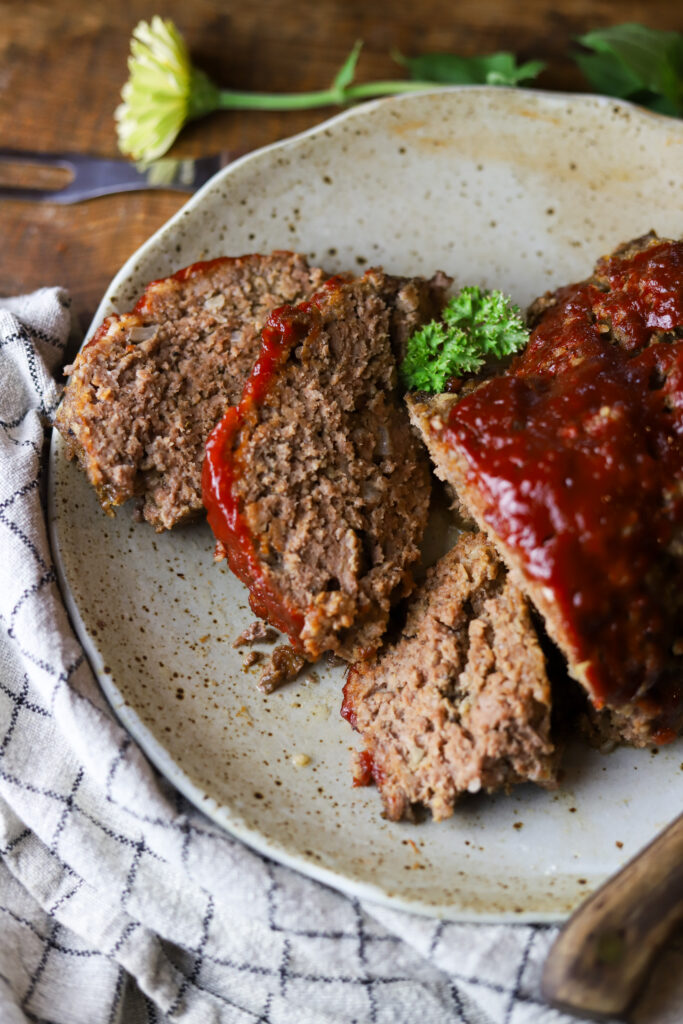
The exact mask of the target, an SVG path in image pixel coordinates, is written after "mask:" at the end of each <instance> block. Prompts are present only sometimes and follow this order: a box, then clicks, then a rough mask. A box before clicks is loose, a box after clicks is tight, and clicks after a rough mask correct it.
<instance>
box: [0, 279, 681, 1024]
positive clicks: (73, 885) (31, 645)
mask: <svg viewBox="0 0 683 1024" xmlns="http://www.w3.org/2000/svg"><path fill="white" fill-rule="evenodd" d="M69 323H70V317H69V300H68V297H67V295H66V293H65V292H64V291H63V290H61V289H58V288H51V289H47V288H46V289H41V290H40V291H38V292H35V293H34V294H32V295H29V296H25V297H21V298H17V299H10V300H2V301H0V428H1V429H0V620H1V629H0V852H1V853H2V859H1V860H0V1022H2V1024H24V1022H25V1021H39V1022H40V1021H43V1022H48V1021H49V1022H52V1024H114V1022H123V1024H138V1022H143V1021H145V1022H162V1021H163V1022H166V1021H168V1022H171V1021H173V1022H183V1024H185V1022H186V1024H213V1022H216V1024H219V1022H220V1024H224V1022H225V1024H227V1022H229V1024H233V1022H234V1024H309V1022H310V1024H352V1022H355V1024H366V1022H367V1024H385V1022H386V1024H388V1022H403V1021H405V1022H408V1021H410V1022H413V1021H416V1020H419V1021H420V1022H421V1024H450V1022H460V1024H565V1022H568V1021H569V1020H570V1018H569V1017H567V1016H566V1015H563V1014H559V1013H557V1012H555V1011H553V1010H550V1009H549V1008H547V1007H546V1006H544V1004H543V1002H542V999H541V996H540V993H539V979H540V972H541V969H542V964H543V960H544V957H545V955H546V952H547V950H548V947H549V944H550V942H551V941H552V939H553V937H554V935H555V932H556V929H554V928H548V927H531V926H519V925H518V926H499V925H473V924H466V925H463V924H455V923H447V922H443V921H435V920H430V919H427V918H419V917H415V916H412V915H408V914H405V913H402V912H399V911H394V910H389V909H386V908H383V907H378V906H375V905H372V904H369V903H361V902H359V901H357V900H352V899H349V898H347V897H346V896H343V895H341V894H339V893H337V892H336V891H334V890H332V889H329V888H327V887H325V886H323V885H321V884H319V883H317V882H314V881H311V880H310V879H308V878H305V877H303V876H301V875H299V874H297V873H295V872H293V871H291V870H289V869H287V868H284V867H282V866H280V865H278V864H275V863H273V862H271V861H269V860H268V859H266V858H264V857H262V856H260V855H258V854H256V853H254V852H253V851H251V850H250V849H248V848H247V847H245V846H243V845H242V844H241V843H240V842H238V841H237V840H235V839H233V838H231V837H230V836H229V835H227V834H225V833H224V832H222V831H221V830H220V829H218V828H217V827H215V826H214V825H213V824H212V823H211V822H210V821H208V820H207V819H206V818H205V817H204V816H203V815H202V814H201V813H200V812H199V811H197V810H195V809H194V808H193V807H192V806H191V805H190V804H188V803H187V801H186V800H185V799H184V798H183V797H182V796H181V795H180V794H178V793H177V792H176V791H175V790H174V789H173V788H172V787H171V786H170V785H169V784H168V783H167V782H166V781H165V780H164V779H163V778H162V777H160V776H159V775H158V773H157V772H156V771H155V770H154V769H153V768H152V767H151V766H150V765H149V763H148V762H147V761H146V759H145V758H144V756H143V755H142V754H141V752H140V751H139V749H138V748H137V746H136V745H135V743H134V742H133V741H132V740H131V739H130V737H129V736H127V735H126V733H125V732H124V731H123V730H122V728H121V726H120V725H119V724H118V722H117V721H116V719H115V718H114V716H113V713H112V712H111V711H110V709H109V706H108V705H107V703H106V701H105V699H104V698H103V696H102V695H101V693H100V691H99V688H98V685H97V683H96V681H95V679H94V677H93V675H92V673H91V671H90V668H89V666H88V663H87V661H86V659H85V657H84V654H83V651H82V649H81V647H80V645H79V643H78V641H77V640H76V638H75V636H74V633H73V631H72V629H71V626H70V623H69V620H68V617H67V614H66V611H65V609H64V606H63V604H62V600H61V596H60V592H59V589H58V585H57V581H56V573H55V567H54V564H53V561H52V556H51V553H50V548H49V544H48V540H47V530H46V516H45V500H44V499H45V483H46V480H45V478H46V462H45V440H46V435H47V431H48V428H49V426H50V421H51V417H52V414H53V413H54V411H55V409H56V407H57V404H58V402H59V397H60V388H59V386H58V385H57V383H56V380H55V377H54V376H53V375H54V374H55V373H57V372H58V371H59V368H60V366H61V365H62V363H63V362H64V347H65V344H66V340H67V337H68V334H69ZM676 997H678V999H677V998H676ZM677 1006H678V1007H680V1006H683V944H682V943H680V942H679V944H678V945H677V946H675V947H674V948H672V950H671V951H670V952H669V953H668V955H667V957H666V958H665V960H664V961H663V963H662V964H661V965H660V967H659V968H658V971H657V974H656V977H655V979H654V980H653V984H652V985H651V986H650V989H649V994H648V996H647V997H646V999H645V1000H644V1001H643V1002H642V1003H641V1005H640V1008H639V1011H638V1014H637V1015H636V1017H635V1018H634V1019H635V1020H637V1021H639V1022H641V1021H642V1022H643V1024H644V1022H654V1021H656V1022H657V1024H669V1022H671V1024H673V1022H674V1021H680V1018H681V1014H680V1010H677Z"/></svg>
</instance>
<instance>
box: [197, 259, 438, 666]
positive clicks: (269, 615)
mask: <svg viewBox="0 0 683 1024" xmlns="http://www.w3.org/2000/svg"><path fill="white" fill-rule="evenodd" d="M445 283H447V279H443V280H442V279H441V278H439V280H438V281H431V282H430V281H424V280H421V279H414V280H403V281H397V279H393V278H389V277H387V275H384V274H382V273H381V272H380V271H376V270H373V271H369V272H368V273H367V274H366V275H365V276H364V277H362V278H361V279H358V280H351V279H346V278H342V277H338V278H335V279H333V280H332V281H330V282H328V284H327V285H326V286H325V288H324V289H323V290H322V291H321V292H320V293H319V294H317V295H316V296H315V297H314V298H313V300H312V301H311V302H308V303H304V304H302V305H300V306H296V307H295V306H288V307H283V308H282V309H279V310H276V311H275V312H274V313H273V315H272V316H271V317H270V318H269V320H268V323H267V325H266V327H265V329H264V331H263V340H262V346H261V352H260V355H259V358H258V361H257V363H256V364H255V366H254V369H253V371H252V374H251V377H250V379H249V381H248V382H247V384H246V386H245V389H244V393H243V396H242V401H241V403H240V405H239V406H237V407H234V408H232V409H230V410H228V412H227V413H226V415H225V417H224V418H223V420H222V421H221V423H220V424H219V425H218V427H216V429H215V430H214V432H213V433H212V435H211V438H210V439H209V442H208V444H207V455H206V460H205V464H204V500H205V504H206V507H207V510H208V516H209V523H210V524H211V527H212V528H213V531H214V533H215V534H216V536H217V538H218V540H219V542H220V544H221V545H223V547H224V549H225V551H226V552H227V556H228V560H229V564H230V568H231V569H232V570H233V572H235V573H236V574H237V575H238V576H239V577H240V579H242V580H243V582H244V583H246V584H247V586H248V587H249V589H250V602H251V606H252V609H253V610H254V612H255V613H256V614H257V615H259V616H261V617H263V618H266V619H268V620H269V621H270V622H271V623H272V624H273V625H275V626H277V627H278V628H279V629H282V630H284V631H285V632H286V633H288V635H289V637H290V639H291V641H292V643H293V644H294V645H295V646H296V647H297V648H299V649H300V650H302V651H303V652H304V653H305V655H306V657H307V658H308V659H309V660H315V659H317V658H318V657H320V655H321V654H322V653H323V652H324V651H334V652H335V653H336V654H338V655H340V656H342V657H344V658H347V659H355V658H358V657H361V656H363V654H364V653H368V652H370V651H372V650H374V649H375V648H376V647H377V646H378V645H379V643H380V640H381V637H382V634H383V633H384V631H385V628H386V624H387V619H388V616H389V609H390V606H391V605H392V603H394V602H395V601H396V600H397V599H398V598H399V597H401V596H403V595H404V594H405V592H406V591H407V590H409V589H410V588H411V585H412V583H411V575H410V569H411V566H412V565H413V563H415V562H416V560H417V558H418V556H419V544H420V540H421V537H422V532H423V530H424V526H425V521H426V516H427V507H428V502H429V493H430V472H429V465H428V459H427V457H426V453H425V452H424V450H423V448H422V446H421V444H420V442H419V441H418V440H417V439H416V437H415V436H414V435H413V433H412V430H411V427H410V424H409V422H408V417H407V414H406V411H405V408H404V406H403V402H402V400H401V396H400V393H399V390H398V382H397V371H396V362H395V358H394V353H393V350H392V345H393V344H394V343H399V344H400V338H401V329H402V328H403V326H404V317H410V318H412V319H415V317H416V316H418V314H417V312H416V311H418V310H419V309H421V308H424V314H423V315H424V316H425V317H427V316H430V315H433V309H432V311H431V312H430V310H429V307H430V303H431V305H432V307H433V305H434V302H437V300H438V304H440V305H442V304H443V287H444V285H445ZM399 296H403V300H405V303H404V306H401V305H400V304H399V300H398V297H399ZM411 296H412V299H411V301H408V299H410V297H411ZM418 319H419V316H418Z"/></svg>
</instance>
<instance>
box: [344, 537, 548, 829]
mask: <svg viewBox="0 0 683 1024" xmlns="http://www.w3.org/2000/svg"><path fill="white" fill-rule="evenodd" d="M342 715H343V716H344V717H345V718H347V719H348V720H349V721H350V722H351V724H352V725H353V726H354V728H356V729H357V730H358V731H359V732H360V734H361V737H362V739H363V742H364V745H365V749H364V751H363V752H362V753H361V754H360V755H359V756H358V762H357V768H356V782H357V784H361V783H363V782H369V781H370V778H372V779H374V781H375V782H376V784H377V786H378V787H379V790H380V794H381V796H382V802H383V804H384V811H385V814H386V816H387V817H388V818H391V819H392V820H398V819H400V818H403V817H410V816H411V815H412V812H413V808H414V805H420V804H422V805H424V806H426V807H428V808H429V809H430V810H431V812H432V814H433V816H434V818H435V819H436V820H437V821H438V820H440V819H442V818H447V817H449V815H451V814H452V813H453V806H454V804H455V803H456V801H457V800H458V799H459V797H460V796H461V795H462V794H463V793H477V792H479V790H486V791H488V792H492V791H494V790H498V789H507V788H508V787H510V786H511V785H513V784H515V783H518V782H525V781H533V782H537V783H540V784H542V785H550V784H552V783H553V781H554V764H555V758H554V753H553V744H552V742H551V739H550V686H549V683H548V679H547V676H546V672H545V662H544V658H543V654H542V653H541V649H540V647H539V645H538V641H537V639H536V635H535V633H534V630H533V627H532V625H531V621H530V617H529V610H528V607H527V604H526V601H525V599H524V597H523V596H522V594H521V593H520V591H519V590H518V589H517V588H516V587H515V586H514V585H513V584H512V583H511V582H510V578H509V576H508V573H507V571H506V569H505V567H504V566H503V565H502V563H501V561H500V559H499V558H498V556H497V555H496V552H495V551H494V549H493V548H492V546H491V545H490V543H489V542H488V541H487V540H486V538H485V537H484V535H483V534H481V533H479V534H473V533H467V534H462V535H461V537H460V538H459V540H458V543H457V544H456V545H455V547H454V548H453V549H452V550H451V551H450V552H449V553H448V554H447V555H445V556H444V557H443V558H442V559H441V560H440V562H438V563H437V565H436V566H435V567H434V568H433V569H431V570H429V573H428V576H427V579H426V581H425V583H424V584H423V586H422V587H421V589H420V590H419V591H418V592H417V593H416V595H415V597H414V598H413V599H412V600H411V605H410V610H409V612H408V618H407V621H406V625H405V628H404V630H403V633H402V635H401V637H400V638H399V640H398V642H397V643H396V644H393V645H392V646H390V647H387V648H385V649H384V650H383V651H382V652H381V653H380V655H379V657H378V658H377V660H376V661H374V662H364V663H361V664H358V665H355V666H353V667H352V669H351V671H350V673H349V677H348V680H347V683H346V686H345V687H344V703H343V705H342Z"/></svg>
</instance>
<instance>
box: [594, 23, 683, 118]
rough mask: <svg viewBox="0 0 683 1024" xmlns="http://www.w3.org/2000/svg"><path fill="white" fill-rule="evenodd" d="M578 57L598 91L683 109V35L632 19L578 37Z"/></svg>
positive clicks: (680, 111)
mask: <svg viewBox="0 0 683 1024" xmlns="http://www.w3.org/2000/svg"><path fill="white" fill-rule="evenodd" d="M578 42H580V43H582V44H583V46H585V47H586V49H588V50H592V51H593V52H592V53H591V54H577V55H576V56H575V59H576V62H577V64H578V65H579V67H580V68H581V70H582V71H583V73H584V75H585V76H586V78H587V79H588V81H589V82H590V84H591V85H592V86H593V87H594V88H595V89H597V90H598V91H599V92H603V93H606V94H607V95H609V96H619V97H622V98H625V99H632V100H634V101H636V102H641V103H643V104H644V105H645V106H648V107H650V108H652V109H655V110H659V111H660V112H664V113H673V114H678V115H683V35H681V33H680V32H663V31H660V30H658V29H653V28H647V27H646V26H645V25H638V24H636V23H634V22H628V23H626V24H623V25H614V26H612V27H611V28H605V29H597V30H596V31H594V32H587V33H586V34H585V35H583V36H579V37H578Z"/></svg>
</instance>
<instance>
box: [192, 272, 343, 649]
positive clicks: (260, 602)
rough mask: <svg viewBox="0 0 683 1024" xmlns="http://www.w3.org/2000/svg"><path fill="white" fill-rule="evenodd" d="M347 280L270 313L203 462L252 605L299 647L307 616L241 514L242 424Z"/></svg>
mask: <svg viewBox="0 0 683 1024" xmlns="http://www.w3.org/2000/svg"><path fill="white" fill-rule="evenodd" d="M190 269H191V268H190ZM345 280H346V278H343V277H334V278H331V279H330V280H329V281H327V282H326V283H325V284H324V285H323V288H322V289H321V291H320V292H318V293H317V294H316V295H314V296H313V298H312V299H311V300H310V302H302V303H301V304H300V305H298V306H281V307H280V308H279V309H276V310H274V311H273V312H272V313H271V314H270V316H269V318H268V320H267V322H266V325H265V327H264V328H263V331H262V333H261V349H260V352H259V356H258V359H257V360H256V363H255V364H254V367H253V369H252V371H251V374H250V376H249V378H248V380H247V382H246V384H245V385H244V389H243V391H242V399H241V401H240V404H239V405H237V406H231V407H230V408H229V409H228V410H227V412H226V413H225V415H224V416H223V419H222V420H221V421H220V422H219V423H218V424H217V426H216V427H214V429H213V431H212V432H211V434H210V435H209V439H208V441H207V443H206V453H205V458H204V465H203V467H202V495H203V501H204V505H205V507H206V510H207V517H208V521H209V525H210V526H211V529H212V530H213V533H214V535H215V536H216V538H217V540H219V541H220V542H221V543H222V544H223V546H224V547H225V550H226V552H227V558H228V564H229V565H230V568H231V570H232V571H233V572H234V573H235V575H236V576H237V577H239V579H241V580H242V582H243V583H245V584H246V585H247V586H248V587H249V604H250V605H251V608H252V611H253V612H254V614H255V615H258V616H259V617H260V618H265V619H268V621H269V622H271V623H272V624H273V625H274V626H276V627H277V628H278V629H280V630H282V632H283V633H286V634H287V635H288V636H289V638H290V640H291V642H292V644H293V645H294V646H295V647H297V648H298V649H300V648H301V641H300V634H301V630H302V628H303V625H304V616H303V615H302V613H301V611H300V610H299V609H298V608H296V607H294V606H293V605H292V604H290V603H289V602H287V601H286V600H285V598H284V597H283V595H282V594H281V593H280V592H279V591H278V590H276V588H275V587H274V586H273V584H272V583H271V581H270V579H269V578H268V576H267V575H266V574H265V573H264V571H263V569H262V566H261V563H260V562H259V559H258V557H257V554H256V548H255V544H254V538H253V537H252V534H251V531H250V530H249V527H248V525H247V523H246V521H245V519H244V516H243V514H242V508H241V500H240V496H239V493H238V489H237V486H236V484H237V482H238V481H239V478H240V475H241V472H242V467H241V452H240V448H241V444H240V433H241V431H242V428H243V427H245V426H248V425H249V423H250V422H254V421H255V420H256V417H257V415H258V407H259V406H260V405H261V404H262V403H263V401H264V400H265V398H266V396H267V394H268V392H269V391H270V389H271V387H272V385H273V382H274V380H275V379H276V377H277V374H278V371H279V370H280V368H281V367H282V366H283V365H284V364H285V363H286V361H287V359H288V358H289V354H290V352H291V350H292V349H293V348H294V347H295V346H296V345H298V344H299V343H300V342H301V341H303V339H304V338H305V337H307V336H310V335H311V334H312V333H313V332H314V331H316V330H318V329H319V326H320V313H319V306H320V304H321V303H322V302H323V301H324V300H325V298H326V297H327V296H328V294H329V292H330V291H332V290H334V289H335V288H339V286H340V285H341V284H342V282H343V281H345Z"/></svg>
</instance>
